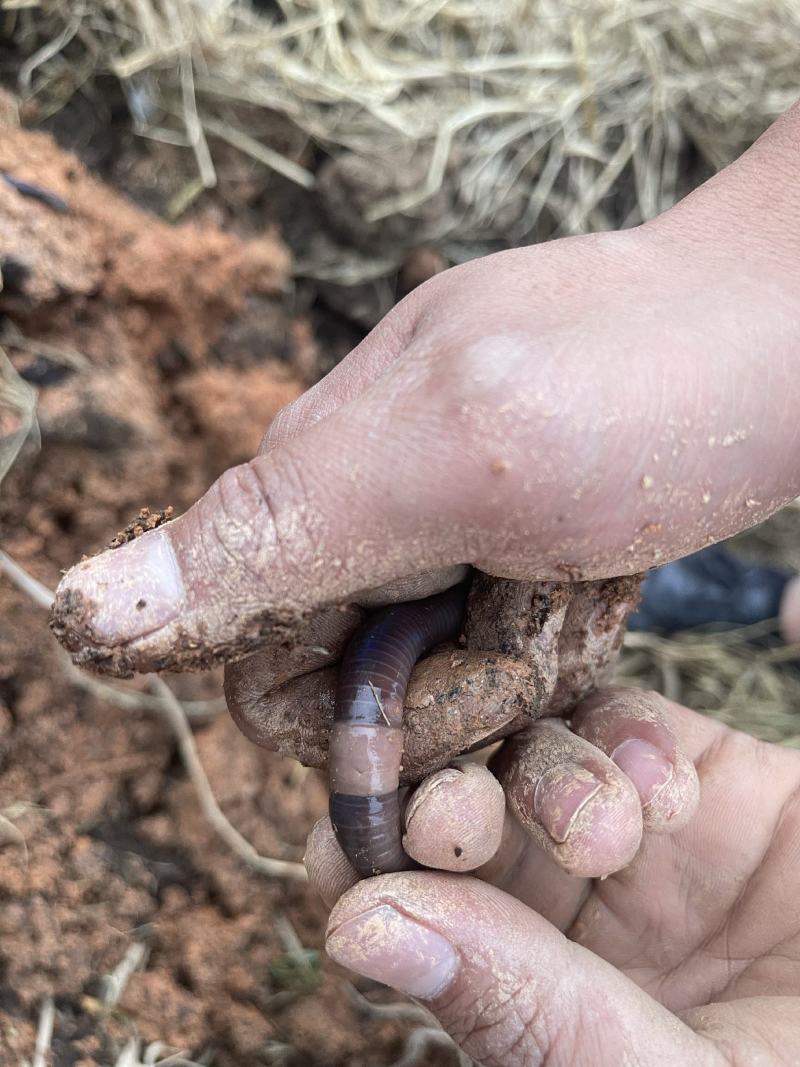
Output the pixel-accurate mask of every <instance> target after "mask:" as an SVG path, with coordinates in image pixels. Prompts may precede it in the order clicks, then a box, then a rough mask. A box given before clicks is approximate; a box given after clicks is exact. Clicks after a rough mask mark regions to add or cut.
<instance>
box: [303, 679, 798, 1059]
mask: <svg viewBox="0 0 800 1067" xmlns="http://www.w3.org/2000/svg"><path fill="white" fill-rule="evenodd" d="M637 709H639V710H638V711H637ZM642 709H644V710H645V711H646V713H647V716H648V717H652V714H653V713H654V712H655V713H657V715H658V717H659V718H660V720H661V728H663V729H665V730H667V731H668V732H669V733H670V734H671V735H674V737H676V738H677V739H678V742H679V743H680V745H681V747H682V749H683V751H685V752H687V753H688V754H689V756H690V757H691V760H692V761H693V763H694V765H695V766H696V768H697V772H698V774H699V777H700V782H701V785H702V790H701V800H700V805H699V808H698V810H697V812H696V814H695V816H694V818H693V819H692V820H691V821H690V822H689V823H688V824H685V825H684V826H683V828H682V829H680V830H679V831H678V832H677V833H675V834H673V835H672V836H664V835H663V834H657V833H649V834H647V835H646V837H645V841H644V844H643V846H642V848H641V850H640V852H639V854H638V856H637V857H636V859H635V860H634V862H633V863H632V864H631V865H630V866H629V867H628V868H627V869H626V870H624V871H622V872H620V873H619V874H615V875H612V876H611V877H609V878H606V879H605V880H601V881H595V882H590V881H587V880H585V879H579V878H574V877H570V876H568V875H566V874H565V873H564V871H563V870H561V869H560V868H559V867H557V866H556V865H555V864H554V863H553V862H552V860H551V859H550V858H549V857H548V855H547V854H546V853H545V852H543V851H542V849H541V846H540V843H539V839H538V835H536V834H534V837H533V838H531V837H530V836H528V833H527V830H523V829H522V828H521V825H520V822H519V821H518V820H522V821H523V822H524V823H525V824H526V826H527V825H528V823H529V813H530V808H531V798H532V797H534V796H535V793H536V788H537V778H536V763H535V760H534V761H533V762H531V761H530V756H531V753H532V751H535V749H536V747H537V742H536V741H535V740H532V739H526V738H525V737H524V736H519V735H518V737H517V738H515V739H514V741H513V742H511V745H512V746H513V751H512V752H511V753H510V754H509V757H508V759H507V766H506V768H505V769H504V771H502V772H501V777H502V776H505V780H506V788H507V790H508V794H509V804H510V809H511V811H512V812H513V813H514V814H513V815H511V814H509V816H508V817H507V827H506V831H505V834H504V841H503V845H502V846H501V850H500V852H499V853H498V854H497V856H496V857H495V859H494V860H493V861H492V863H491V864H489V865H487V866H485V867H483V868H481V869H480V870H478V871H477V872H476V873H477V875H478V877H477V878H467V877H463V876H462V877H456V876H453V875H451V874H440V873H434V872H432V871H426V872H416V873H403V874H390V875H384V876H382V877H380V878H373V879H369V880H368V881H363V882H359V883H358V884H357V885H355V887H354V888H350V887H352V886H353V885H354V883H355V880H356V879H355V874H354V872H353V871H352V869H351V868H349V867H348V864H347V861H346V859H345V858H344V856H343V854H342V853H341V851H340V850H339V847H338V845H337V843H336V841H335V838H334V837H333V835H332V833H331V830H330V824H329V823H328V822H327V820H324V821H323V822H322V823H320V824H318V826H317V827H316V828H315V830H314V831H313V833H312V835H311V838H310V839H309V847H308V854H307V858H306V863H307V866H308V868H309V874H310V876H311V879H312V882H313V883H314V884H315V885H316V886H317V888H318V889H319V890H320V892H321V893H322V894H323V896H324V897H325V898H326V899H327V901H328V903H333V901H334V900H335V899H336V898H337V897H338V896H339V895H340V894H342V893H343V894H344V895H343V896H341V898H340V899H339V900H338V903H336V905H335V907H334V908H333V912H332V914H331V917H330V922H329V924H328V934H327V951H328V953H329V955H331V956H332V957H333V958H334V959H335V960H337V961H338V962H339V963H341V964H343V965H344V966H346V967H349V968H351V969H352V970H354V971H357V972H358V973H359V974H362V975H365V976H367V977H369V978H372V979H375V980H377V981H380V982H383V983H385V984H387V985H390V986H393V987H394V988H395V989H398V990H400V991H402V992H405V993H408V994H411V995H412V996H415V997H418V998H421V999H422V1000H424V1001H426V1002H428V1006H429V1007H430V1008H431V1010H432V1011H433V1012H434V1014H435V1015H436V1016H437V1017H438V1019H439V1020H440V1021H441V1023H442V1025H443V1026H444V1027H445V1029H446V1030H447V1031H448V1033H450V1034H451V1036H452V1037H453V1038H454V1039H455V1041H456V1042H457V1043H458V1044H459V1045H460V1046H461V1047H462V1048H463V1049H464V1051H465V1052H467V1053H468V1054H469V1055H470V1056H472V1057H474V1058H475V1059H476V1060H478V1061H479V1062H480V1063H481V1064H484V1065H486V1067H535V1065H540V1064H545V1063H546V1064H547V1065H548V1067H561V1065H563V1067H602V1065H605V1064H608V1065H609V1067H611V1065H616V1064H620V1063H629V1062H630V1063H633V1062H635V1063H636V1064H637V1067H670V1065H674V1067H684V1065H686V1064H692V1067H724V1065H732V1064H755V1063H764V1064H775V1065H778V1064H784V1063H785V1064H787V1065H788V1064H789V1063H795V1062H796V1060H797V1056H798V1052H799V1051H800V997H798V995H797V993H798V989H800V908H799V907H798V903H797V902H798V898H800V849H798V847H797V842H798V839H800V803H798V798H799V797H800V754H799V753H797V752H794V751H791V750H789V749H782V748H780V747H778V746H775V745H767V744H764V743H762V742H759V741H756V740H754V739H753V738H751V737H749V736H747V735H745V734H741V733H738V732H736V731H733V730H730V729H728V728H727V727H725V726H723V725H721V724H720V723H717V722H714V721H712V720H710V719H707V718H704V717H702V716H700V715H696V714H695V713H693V712H691V711H689V710H688V709H686V708H682V707H680V706H678V705H676V704H671V703H668V702H667V701H665V700H663V699H662V698H660V697H657V696H655V694H647V693H640V692H635V691H632V690H627V691H620V690H617V691H609V692H608V693H600V694H597V695H595V696H594V697H592V698H591V699H590V700H589V701H587V702H586V703H585V704H584V705H582V706H581V707H580V708H579V709H578V710H577V712H576V726H577V729H578V731H579V732H581V733H585V734H587V735H588V736H592V737H594V738H597V737H611V736H613V735H614V734H615V733H619V732H620V730H621V731H622V732H623V733H624V732H625V730H626V729H628V728H629V726H630V720H631V719H632V718H634V719H635V718H636V717H637V715H638V714H639V713H640V712H641V710H642ZM541 725H542V724H537V725H536V726H534V727H533V731H535V730H537V729H539V728H540V726H541ZM550 728H552V726H551V727H550ZM455 773H456V772H451V774H455ZM684 773H685V772H684ZM509 776H510V777H509ZM473 777H474V779H475V783H476V784H474V785H473V786H472V787H471V788H470V789H468V790H465V789H464V788H463V787H461V788H460V790H459V800H458V807H457V811H458V819H457V820H455V821H454V818H453V808H452V806H451V805H450V804H449V803H448V798H447V791H448V789H450V788H452V786H451V785H450V784H449V782H448V780H447V779H445V780H442V781H441V782H440V784H439V787H438V788H437V789H436V790H430V789H429V790H427V792H423V791H424V790H425V787H422V789H421V790H420V793H421V794H422V795H421V796H420V797H419V800H418V801H417V803H416V806H417V809H418V810H417V812H415V813H414V814H413V816H412V825H413V823H414V822H416V820H420V826H422V829H419V827H418V828H417V830H416V831H415V834H416V844H417V848H418V850H419V852H420V853H421V854H422V855H425V854H426V853H427V855H428V857H429V858H430V859H431V860H434V861H435V858H436V856H437V855H438V856H441V855H443V848H444V845H443V842H445V843H452V841H453V840H459V836H458V835H459V834H460V833H464V832H465V830H466V829H467V828H468V827H469V825H470V820H476V821H478V822H479V821H480V819H481V816H482V803H483V801H484V796H485V794H486V791H487V788H488V787H487V784H486V780H487V779H488V778H489V777H490V776H489V772H488V771H486V770H485V769H483V768H481V769H477V768H475V769H473ZM495 784H496V783H495ZM457 788H458V787H457ZM662 795H663V794H662ZM654 802H655V804H656V807H657V806H658V796H657V795H656V797H655V798H654ZM413 803H414V802H413V801H412V804H413ZM597 829H598V831H599V832H602V827H598V828H597ZM454 835H455V837H454ZM479 879H480V880H479Z"/></svg>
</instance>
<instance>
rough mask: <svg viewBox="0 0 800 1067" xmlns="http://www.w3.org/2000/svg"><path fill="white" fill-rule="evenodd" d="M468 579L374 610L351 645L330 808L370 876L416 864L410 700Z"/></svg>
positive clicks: (457, 613) (338, 709) (341, 689)
mask: <svg viewBox="0 0 800 1067" xmlns="http://www.w3.org/2000/svg"><path fill="white" fill-rule="evenodd" d="M466 597H467V586H466V584H462V585H458V586H454V587H453V588H452V589H448V590H446V591H445V592H444V593H439V594H438V595H436V596H432V597H428V598H427V599H426V600H417V601H410V602H409V603H406V604H397V605H394V606H392V607H389V608H384V609H383V610H382V611H379V612H376V613H375V614H374V615H372V616H370V618H368V619H367V620H366V622H365V623H364V624H363V625H362V626H361V627H360V628H359V629H358V630H357V631H356V633H355V635H354V636H353V637H352V638H351V640H350V643H349V644H348V646H347V649H346V650H345V654H344V658H343V660H342V665H341V670H340V672H339V685H338V689H337V692H336V705H335V710H334V726H333V734H332V737H331V747H330V757H329V764H330V776H331V801H330V815H331V822H332V823H333V828H334V831H335V832H336V836H337V838H338V840H339V844H340V845H341V846H342V848H343V849H344V851H345V853H346V854H347V857H348V859H349V860H350V862H351V863H352V865H353V866H354V867H355V869H356V870H357V871H358V873H359V874H360V875H362V877H369V876H371V875H375V874H388V873H390V872H391V871H401V870H404V869H406V868H408V867H409V866H411V865H412V860H411V859H410V858H409V857H408V856H407V855H406V854H405V852H404V851H403V847H402V843H401V841H402V828H401V820H400V798H399V794H398V788H399V784H400V764H401V762H402V758H403V732H402V721H403V702H404V699H405V693H406V688H407V687H408V682H409V679H410V677H411V672H412V671H413V669H414V665H415V663H416V662H417V660H418V659H419V658H420V656H422V655H423V653H425V652H426V651H428V649H430V648H433V647H434V645H438V644H440V643H441V642H442V641H447V640H451V639H454V638H456V637H458V635H459V633H460V630H461V625H462V622H463V619H464V608H465V604H466Z"/></svg>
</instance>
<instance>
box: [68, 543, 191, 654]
mask: <svg viewBox="0 0 800 1067" xmlns="http://www.w3.org/2000/svg"><path fill="white" fill-rule="evenodd" d="M57 598H58V601H61V603H64V604H66V605H67V606H68V609H69V611H70V613H71V614H72V615H73V616H74V618H73V619H71V620H70V623H71V625H72V626H73V628H74V629H75V630H76V631H78V632H80V633H85V634H86V636H87V637H89V638H90V639H91V640H94V641H97V642H99V643H101V644H106V645H112V644H118V643H121V642H124V641H132V640H133V639H134V638H137V637H143V636H144V635H145V634H148V633H152V631H153V630H158V629H160V628H161V627H162V626H166V625H167V624H168V623H170V622H172V621H173V619H175V618H177V616H178V613H179V611H180V609H181V607H182V604H183V599H184V588H183V580H182V579H181V574H180V570H179V568H178V561H177V560H176V558H175V553H174V551H173V549H172V543H171V541H170V539H169V537H168V536H167V533H166V531H165V530H154V531H153V532H152V533H148V534H145V535H144V536H143V537H140V538H138V539H137V540H136V541H131V542H130V543H129V544H127V545H123V546H122V547H121V548H116V549H114V550H113V551H107V552H103V553H102V554H101V555H99V556H94V557H93V558H92V559H87V560H84V561H83V563H79V564H78V565H77V566H76V567H73V568H72V570H70V571H69V572H68V573H67V574H66V575H65V577H64V578H63V580H62V582H61V585H60V586H59V588H58V594H57ZM58 601H57V602H58Z"/></svg>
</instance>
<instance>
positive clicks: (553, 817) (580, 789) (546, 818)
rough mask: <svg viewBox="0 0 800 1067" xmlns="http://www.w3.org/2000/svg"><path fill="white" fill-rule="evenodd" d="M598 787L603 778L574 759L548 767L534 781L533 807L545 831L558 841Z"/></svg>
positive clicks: (561, 840) (600, 785)
mask: <svg viewBox="0 0 800 1067" xmlns="http://www.w3.org/2000/svg"><path fill="white" fill-rule="evenodd" d="M601 788H602V782H600V781H599V780H598V779H597V778H595V776H594V775H593V774H592V772H591V771H587V770H586V768H585V767H581V766H579V765H578V764H577V763H566V764H563V765H562V766H560V767H551V768H550V770H549V771H546V772H545V773H544V774H543V775H542V777H541V778H540V779H539V781H538V782H537V784H536V790H535V792H534V794H533V810H534V812H535V813H536V816H537V818H538V819H539V821H540V822H541V824H542V826H544V828H545V830H547V832H548V834H550V836H551V837H552V838H553V840H554V841H557V842H558V844H560V845H561V844H563V843H564V842H565V841H566V840H567V838H568V837H569V835H570V832H571V830H572V829H573V827H574V826H575V824H576V822H577V821H578V818H579V816H580V814H581V812H582V811H583V809H584V808H585V807H586V805H587V804H588V803H589V801H590V800H591V799H592V797H593V796H594V795H595V793H597V792H598V790H600V789H601Z"/></svg>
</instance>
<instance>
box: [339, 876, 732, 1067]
mask: <svg viewBox="0 0 800 1067" xmlns="http://www.w3.org/2000/svg"><path fill="white" fill-rule="evenodd" d="M326 947H327V951H328V955H329V956H331V957H332V958H333V959H334V960H335V961H336V962H337V963H340V964H342V965H344V966H345V967H349V968H350V969H351V970H354V971H357V972H358V973H359V974H361V975H364V976H366V977H368V978H372V979H374V980H376V981H378V982H383V983H384V984H386V985H390V986H392V987H394V988H395V989H397V990H399V991H400V992H403V993H407V994H409V995H411V996H414V997H417V998H419V999H421V1000H426V1001H429V1005H428V1006H429V1007H430V1009H431V1010H432V1011H433V1013H434V1014H435V1015H436V1016H437V1018H438V1019H439V1021H440V1022H441V1023H442V1025H443V1026H444V1028H445V1030H447V1032H448V1033H449V1034H450V1035H451V1037H453V1039H454V1040H455V1041H456V1042H457V1044H458V1045H459V1046H460V1047H461V1048H463V1049H464V1051H465V1052H466V1053H467V1054H468V1055H469V1056H472V1057H474V1058H475V1059H476V1060H477V1061H478V1062H480V1063H481V1064H484V1065H485V1067H537V1065H541V1064H547V1067H561V1065H563V1067H584V1065H585V1067H602V1065H603V1064H609V1065H611V1064H614V1065H616V1064H619V1063H628V1062H633V1061H635V1062H636V1063H637V1065H639V1067H665V1065H667V1064H675V1065H679V1064H680V1065H682V1064H686V1063H691V1064H694V1065H695V1067H705V1065H708V1067H712V1065H716V1064H717V1063H718V1062H719V1053H718V1052H716V1051H715V1049H714V1046H713V1045H711V1044H710V1043H708V1042H706V1041H705V1040H703V1039H702V1038H700V1037H699V1036H698V1035H697V1034H695V1033H694V1032H693V1031H692V1030H690V1029H689V1027H688V1026H686V1025H685V1024H684V1023H682V1022H680V1021H679V1020H678V1019H677V1018H676V1017H675V1016H673V1015H671V1014H670V1013H669V1012H668V1011H667V1010H666V1009H665V1008H663V1007H662V1006H661V1005H659V1004H658V1003H657V1002H656V1001H654V1000H652V999H651V998H650V997H649V996H647V994H646V993H644V992H643V991H642V990H641V989H639V988H638V986H636V985H634V984H633V982H631V981H630V980H629V979H628V978H626V977H625V976H624V975H622V974H621V973H620V972H619V971H617V970H616V969H615V968H613V967H612V966H611V965H610V964H608V963H606V962H604V961H603V960H601V959H600V958H599V957H597V956H595V955H594V954H593V953H591V952H589V951H588V950H587V949H584V948H582V947H581V946H579V945H576V944H574V943H573V942H571V941H568V940H567V939H566V938H565V937H564V936H563V935H562V934H560V933H559V932H558V931H557V930H556V929H555V927H553V926H551V925H550V924H549V923H548V922H547V921H546V920H545V919H543V918H542V917H541V916H540V915H537V914H536V913H535V912H533V911H530V910H529V909H528V908H525V907H524V906H523V905H522V904H520V903H519V902H518V901H516V900H514V899H513V898H512V897H509V896H507V895H506V894H505V893H502V892H501V891H500V890H498V889H495V888H494V887H492V886H489V885H486V884H485V883H483V882H478V881H476V880H474V879H472V878H465V877H463V876H453V875H441V874H433V873H427V872H426V873H414V874H410V873H406V874H391V875H385V876H383V877H380V878H373V879H369V880H368V881H364V882H359V884H358V885H357V886H355V887H354V888H353V889H351V890H349V892H347V893H346V894H345V895H344V897H342V898H341V900H340V901H339V902H338V904H337V905H336V907H335V908H334V909H333V912H332V913H331V917H330V922H329V924H328V934H327V945H326Z"/></svg>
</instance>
